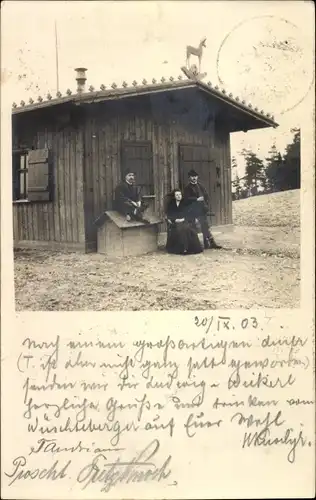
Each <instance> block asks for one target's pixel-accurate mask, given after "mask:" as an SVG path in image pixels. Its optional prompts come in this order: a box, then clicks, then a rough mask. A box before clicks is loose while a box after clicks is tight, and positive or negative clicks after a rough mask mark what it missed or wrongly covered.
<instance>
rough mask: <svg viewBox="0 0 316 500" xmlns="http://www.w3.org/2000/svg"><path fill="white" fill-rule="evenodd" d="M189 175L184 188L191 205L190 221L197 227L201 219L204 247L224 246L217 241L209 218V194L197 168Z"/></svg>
mask: <svg viewBox="0 0 316 500" xmlns="http://www.w3.org/2000/svg"><path fill="white" fill-rule="evenodd" d="M188 176H189V183H188V184H187V185H186V186H185V188H184V200H185V202H186V203H187V204H188V207H189V213H190V217H189V219H190V223H191V225H192V227H195V221H196V219H197V220H198V221H199V223H200V226H201V230H202V233H203V241H204V248H206V249H211V248H216V249H219V248H222V247H221V246H220V245H217V244H216V243H215V241H214V238H213V236H212V234H211V231H210V228H209V224H208V220H207V212H208V208H209V202H210V199H209V195H208V193H207V191H206V189H205V188H204V186H202V184H200V183H199V182H198V174H197V172H196V171H195V170H190V172H189V173H188Z"/></svg>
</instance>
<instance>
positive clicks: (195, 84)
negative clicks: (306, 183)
mask: <svg viewBox="0 0 316 500" xmlns="http://www.w3.org/2000/svg"><path fill="white" fill-rule="evenodd" d="M187 88H198V89H200V90H201V91H203V92H205V93H206V94H208V95H209V96H211V97H213V98H214V99H215V100H217V101H221V102H222V103H223V104H226V105H228V106H229V107H231V108H234V109H235V111H239V112H241V113H242V114H246V115H248V117H249V118H250V117H252V118H254V119H255V120H257V121H258V122H260V124H261V126H260V127H258V128H262V127H277V126H278V124H277V123H276V122H275V121H274V116H272V115H271V114H270V113H265V112H264V111H263V110H260V111H259V109H258V108H257V107H254V106H253V105H252V104H251V103H246V102H245V101H244V100H241V99H240V98H239V97H238V96H233V94H232V93H228V92H227V91H226V90H225V89H223V88H222V89H220V88H219V87H218V86H217V85H216V86H215V87H213V86H212V84H211V82H208V83H204V82H202V81H201V80H199V79H191V78H183V77H182V76H178V77H177V78H173V77H170V78H169V80H166V79H165V78H164V77H162V78H161V80H160V81H159V82H158V81H156V80H155V79H153V80H152V81H151V82H150V83H149V82H147V81H146V80H145V79H144V80H142V82H141V83H138V82H136V81H135V80H134V81H133V82H132V85H129V84H128V83H126V82H123V83H122V86H121V87H118V86H117V84H116V83H112V85H111V86H110V88H107V87H106V86H105V85H103V84H102V85H101V86H100V90H95V88H94V87H92V86H90V87H89V91H88V92H80V93H78V92H77V93H75V94H72V92H71V90H69V89H68V90H67V91H66V95H64V96H62V94H61V93H60V92H57V94H56V97H55V98H53V97H52V95H51V94H49V93H48V94H47V96H46V100H44V98H43V97H41V96H39V97H38V98H37V102H35V101H34V100H33V99H30V100H29V102H28V103H25V102H24V101H21V103H20V106H18V105H17V104H16V103H13V105H12V108H13V109H12V114H14V115H16V114H19V113H25V112H28V111H33V110H38V109H43V108H47V107H52V106H58V105H60V104H64V103H74V104H81V103H96V102H102V101H110V100H117V99H124V98H128V97H136V96H141V95H146V94H154V93H159V92H168V91H173V90H181V89H187Z"/></svg>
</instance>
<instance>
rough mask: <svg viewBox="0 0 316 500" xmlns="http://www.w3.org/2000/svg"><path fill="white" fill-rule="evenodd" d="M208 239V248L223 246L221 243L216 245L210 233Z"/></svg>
mask: <svg viewBox="0 0 316 500" xmlns="http://www.w3.org/2000/svg"><path fill="white" fill-rule="evenodd" d="M208 241H209V247H208V248H209V249H214V250H220V249H221V248H223V247H222V246H221V245H218V244H217V243H216V242H215V240H214V238H213V236H212V235H211V236H210V238H209V239H208Z"/></svg>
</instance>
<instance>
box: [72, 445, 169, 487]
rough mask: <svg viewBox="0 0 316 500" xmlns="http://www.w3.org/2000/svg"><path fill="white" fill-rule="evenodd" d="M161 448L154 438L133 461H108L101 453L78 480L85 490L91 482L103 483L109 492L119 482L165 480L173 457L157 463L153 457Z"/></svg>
mask: <svg viewBox="0 0 316 500" xmlns="http://www.w3.org/2000/svg"><path fill="white" fill-rule="evenodd" d="M159 448H160V443H159V441H158V439H154V440H153V441H152V442H151V443H150V444H149V445H148V446H146V448H145V449H144V450H142V451H141V452H140V453H138V455H137V456H136V457H134V458H133V459H132V460H131V461H125V460H121V458H120V457H119V458H117V460H116V461H115V462H108V461H107V457H106V456H105V455H103V454H102V453H100V454H99V455H97V456H96V457H95V458H94V459H93V461H92V462H91V463H89V464H88V465H86V466H85V467H84V468H83V469H82V470H81V471H80V472H79V474H78V475H77V482H78V483H79V484H82V489H83V490H84V489H86V488H87V487H88V486H89V485H90V484H94V483H101V484H102V488H101V491H102V492H109V491H110V490H111V489H112V488H113V487H114V486H116V485H117V484H119V483H125V484H129V483H140V482H149V481H157V482H160V481H163V480H165V479H167V478H168V477H169V476H170V474H171V469H170V468H169V465H170V462H171V458H172V457H171V455H169V456H168V457H167V458H166V459H165V460H164V462H163V464H162V465H160V466H157V465H155V464H154V463H153V461H152V459H153V458H154V457H155V455H156V454H157V452H158V450H159Z"/></svg>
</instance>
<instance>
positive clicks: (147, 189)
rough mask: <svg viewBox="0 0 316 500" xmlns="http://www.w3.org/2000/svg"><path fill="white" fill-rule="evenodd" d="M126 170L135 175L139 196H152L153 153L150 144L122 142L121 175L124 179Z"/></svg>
mask: <svg viewBox="0 0 316 500" xmlns="http://www.w3.org/2000/svg"><path fill="white" fill-rule="evenodd" d="M126 170H130V171H131V172H134V173H135V177H136V184H137V186H140V188H141V194H142V196H144V195H153V194H154V176H153V153H152V143H151V142H149V141H148V142H123V144H122V165H121V175H122V179H123V178H124V173H125V172H126Z"/></svg>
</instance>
